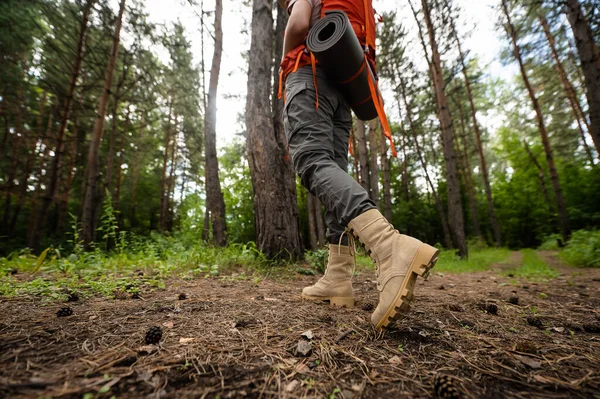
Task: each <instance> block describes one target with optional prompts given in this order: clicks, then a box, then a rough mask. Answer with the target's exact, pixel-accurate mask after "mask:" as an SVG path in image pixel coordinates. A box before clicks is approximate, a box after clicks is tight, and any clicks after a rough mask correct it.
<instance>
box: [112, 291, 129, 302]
mask: <svg viewBox="0 0 600 399" xmlns="http://www.w3.org/2000/svg"><path fill="white" fill-rule="evenodd" d="M113 295H114V297H115V299H121V300H123V299H128V298H129V295H127V292H126V291H124V290H114V291H113Z"/></svg>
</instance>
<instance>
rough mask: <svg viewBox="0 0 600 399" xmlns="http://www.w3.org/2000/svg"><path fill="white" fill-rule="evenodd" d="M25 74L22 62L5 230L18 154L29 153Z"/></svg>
mask: <svg viewBox="0 0 600 399" xmlns="http://www.w3.org/2000/svg"><path fill="white" fill-rule="evenodd" d="M26 74H27V62H26V60H24V61H23V64H22V67H21V81H20V82H19V85H18V89H17V96H16V97H17V98H16V101H15V134H14V135H13V136H14V138H13V139H12V141H13V145H12V155H11V157H10V164H9V169H8V178H7V179H6V185H5V190H6V199H5V201H4V216H3V217H2V220H1V222H0V226H2V228H5V227H7V226H9V217H10V208H11V202H12V194H13V193H12V189H13V187H14V185H15V184H14V182H15V179H16V177H17V170H18V166H17V165H18V163H19V161H20V153H21V152H22V151H29V148H28V147H29V146H28V143H27V142H28V138H29V136H30V134H31V133H30V132H29V131H25V129H24V124H23V119H25V120H27V116H25V117H24V116H23V112H25V113H26V115H27V107H26V104H25V99H24V96H23V85H25V82H26V81H25V79H26Z"/></svg>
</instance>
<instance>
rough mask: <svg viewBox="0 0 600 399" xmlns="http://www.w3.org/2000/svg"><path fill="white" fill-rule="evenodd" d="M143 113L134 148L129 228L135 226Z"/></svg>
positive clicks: (143, 125) (143, 121) (142, 113)
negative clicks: (136, 143)
mask: <svg viewBox="0 0 600 399" xmlns="http://www.w3.org/2000/svg"><path fill="white" fill-rule="evenodd" d="M144 115H145V112H143V111H142V112H141V118H140V126H139V132H138V143H139V145H138V146H137V148H136V150H137V151H136V155H135V157H134V159H135V161H134V163H133V165H132V167H133V173H132V178H133V181H132V183H131V204H130V207H129V224H130V225H131V227H134V226H136V225H137V214H136V208H137V187H138V183H139V181H140V167H141V166H140V164H141V158H142V154H141V148H140V147H141V145H142V142H143V137H144V127H145V123H146V122H145V121H146V120H145V117H144Z"/></svg>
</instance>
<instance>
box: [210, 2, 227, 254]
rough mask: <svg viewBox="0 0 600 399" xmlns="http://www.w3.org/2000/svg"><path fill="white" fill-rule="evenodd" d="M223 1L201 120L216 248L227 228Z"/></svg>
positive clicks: (224, 240) (218, 12) (224, 242)
mask: <svg viewBox="0 0 600 399" xmlns="http://www.w3.org/2000/svg"><path fill="white" fill-rule="evenodd" d="M222 15H223V1H222V0H215V33H214V36H215V52H214V53H213V59H212V65H211V68H210V81H209V84H208V109H207V110H206V118H205V120H204V137H205V140H206V141H205V142H206V148H205V160H206V166H205V169H204V173H205V179H206V204H207V206H208V209H209V212H210V217H211V222H212V232H213V242H214V244H215V245H217V246H225V245H227V225H226V223H225V200H224V199H223V192H222V191H221V182H220V180H219V160H218V159H217V135H216V129H217V89H218V87H219V73H220V71H221V54H222V52H223V29H222V27H221V18H222Z"/></svg>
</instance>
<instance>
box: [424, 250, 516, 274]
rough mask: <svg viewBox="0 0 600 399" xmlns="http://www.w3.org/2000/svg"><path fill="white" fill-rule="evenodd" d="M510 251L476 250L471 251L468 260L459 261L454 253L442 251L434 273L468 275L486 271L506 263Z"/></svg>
mask: <svg viewBox="0 0 600 399" xmlns="http://www.w3.org/2000/svg"><path fill="white" fill-rule="evenodd" d="M511 254H512V251H511V250H509V249H506V248H477V249H473V250H471V252H470V253H469V258H468V259H464V260H461V259H460V258H459V257H458V256H457V255H456V252H455V251H442V252H441V254H440V259H439V261H438V263H437V266H436V267H435V269H434V270H435V271H436V272H442V273H468V272H480V271H484V270H488V269H489V268H490V266H492V265H494V264H498V263H507V262H508V260H509V259H510V257H511Z"/></svg>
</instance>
